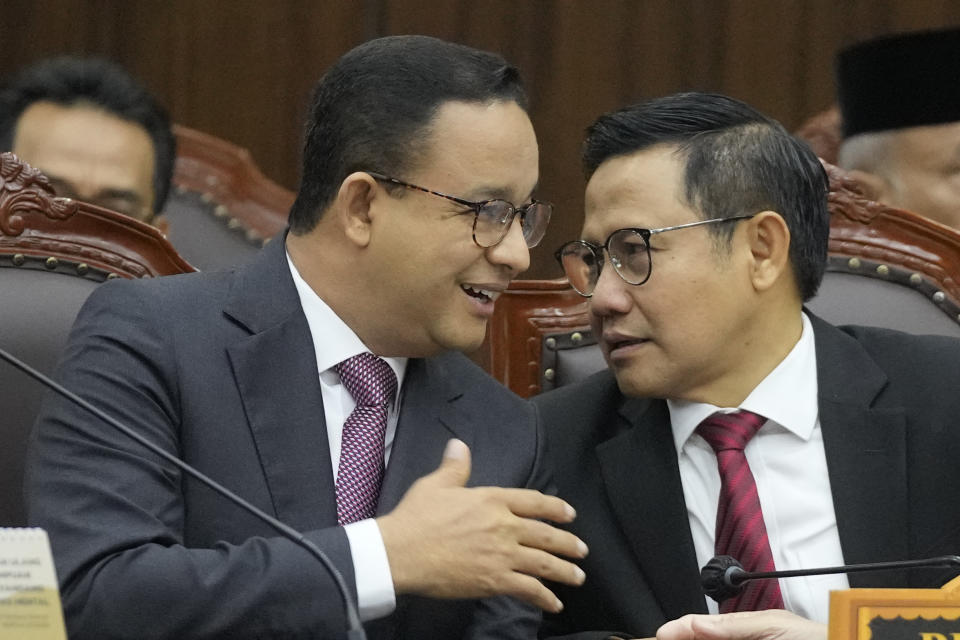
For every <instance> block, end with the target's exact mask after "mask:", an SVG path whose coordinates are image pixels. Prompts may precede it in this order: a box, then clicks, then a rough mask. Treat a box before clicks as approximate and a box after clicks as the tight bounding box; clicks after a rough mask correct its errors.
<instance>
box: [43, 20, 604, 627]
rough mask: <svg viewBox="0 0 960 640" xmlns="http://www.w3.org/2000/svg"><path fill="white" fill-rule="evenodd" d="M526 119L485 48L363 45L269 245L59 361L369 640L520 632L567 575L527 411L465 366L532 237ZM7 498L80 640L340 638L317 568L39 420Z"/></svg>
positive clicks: (126, 294) (555, 503)
mask: <svg viewBox="0 0 960 640" xmlns="http://www.w3.org/2000/svg"><path fill="white" fill-rule="evenodd" d="M526 104H527V103H526V96H525V92H524V89H523V86H522V83H521V81H520V78H519V75H518V72H517V70H516V68H514V67H512V66H510V65H509V64H507V63H506V62H505V61H504V60H503V59H502V58H500V57H499V56H497V55H494V54H491V53H486V52H483V51H478V50H475V49H471V48H469V47H464V46H461V45H456V44H451V43H448V42H444V41H441V40H437V39H434V38H427V37H419V36H401V37H393V38H382V39H378V40H373V41H371V42H368V43H366V44H363V45H361V46H359V47H357V48H356V49H354V50H352V51H351V52H349V53H347V54H346V55H345V56H343V57H342V58H341V59H340V60H339V61H337V62H336V63H335V64H334V65H333V67H332V68H331V69H330V70H328V71H327V73H326V74H325V75H324V76H323V78H322V79H321V81H320V83H319V84H318V86H317V88H316V91H315V94H314V99H313V104H312V107H311V112H310V116H309V121H308V126H307V132H306V142H305V145H304V153H303V172H302V175H303V178H302V182H301V185H300V189H299V192H298V195H297V199H296V202H295V204H294V205H293V207H292V209H291V212H290V228H289V232H288V233H285V234H283V235H282V236H280V237H277V238H275V239H274V240H273V241H272V242H271V243H269V244H268V245H267V246H266V247H265V248H264V250H263V251H261V252H260V253H259V254H258V256H257V257H256V258H255V259H254V260H253V261H252V262H250V263H248V264H246V265H245V266H243V267H242V268H238V269H235V270H232V271H224V272H216V273H205V274H189V275H187V276H183V277H179V276H177V277H170V278H157V279H154V280H151V281H138V282H132V281H123V282H120V281H113V282H110V283H107V284H105V285H103V286H101V287H100V288H98V289H97V290H96V291H95V292H94V293H93V294H92V295H91V296H90V298H89V300H88V301H87V303H86V305H85V307H84V308H83V310H82V311H81V312H80V315H79V317H78V319H77V322H76V324H75V326H74V329H73V333H72V335H71V339H70V343H69V345H68V347H67V349H66V353H65V356H64V361H63V364H62V366H61V370H60V373H59V377H60V379H61V381H62V382H63V383H64V384H65V385H66V386H67V387H68V388H70V389H73V390H74V391H76V392H77V393H79V394H80V395H81V396H82V397H84V398H86V399H87V400H89V401H90V402H92V403H93V404H95V405H98V406H100V407H102V408H103V409H104V410H106V411H108V412H109V413H111V414H113V415H115V416H117V417H118V418H119V419H120V420H122V421H123V422H125V423H126V424H128V425H130V426H131V427H133V428H134V429H136V430H137V431H138V432H139V433H140V434H142V435H144V436H145V437H148V438H149V439H150V440H152V441H153V442H155V443H157V444H158V445H160V446H162V447H164V448H165V449H166V450H167V451H169V452H170V453H171V454H173V455H176V456H179V457H180V458H181V459H183V460H185V461H187V462H189V463H191V464H192V465H194V466H196V467H199V468H200V469H201V470H202V471H204V472H206V473H207V474H209V475H210V476H212V477H214V478H215V479H217V480H218V481H220V482H222V483H223V484H224V485H226V486H227V487H228V488H231V489H233V490H234V491H236V492H237V493H239V494H240V495H241V496H242V497H244V498H246V499H247V500H249V501H251V502H252V503H254V504H255V505H256V506H258V507H260V508H261V509H263V510H265V511H266V512H268V513H270V514H272V515H274V516H276V517H277V518H279V519H281V520H283V521H285V522H286V523H288V524H289V525H291V526H293V527H294V528H296V529H298V530H300V531H303V532H304V535H305V537H306V538H307V539H309V540H310V541H312V542H313V543H314V544H315V545H316V546H317V547H319V548H320V549H322V550H323V551H324V552H325V553H326V555H327V556H329V557H330V559H331V560H332V562H333V564H334V565H335V566H336V567H337V568H338V569H339V571H340V572H341V573H342V574H343V576H344V579H345V581H346V584H347V589H348V592H349V596H350V597H351V598H352V597H356V598H357V601H358V603H359V609H360V616H361V618H362V619H363V620H364V621H365V622H366V623H367V625H366V626H367V630H368V633H369V635H370V637H371V638H411V639H412V638H471V639H473V638H476V639H480V638H484V639H490V640H494V639H499V640H502V639H511V638H516V639H518V640H520V639H524V638H530V637H533V636H535V635H536V629H537V626H538V624H539V620H540V616H539V609H544V610H548V611H558V610H559V609H560V608H562V604H561V603H560V601H559V600H558V599H557V598H556V596H555V595H554V594H553V593H552V592H551V591H550V590H549V589H548V588H547V587H545V586H544V585H543V584H542V583H541V582H540V581H539V580H538V578H547V579H550V580H552V581H556V582H559V583H564V584H570V585H575V584H579V583H581V582H582V581H583V577H584V576H583V572H582V571H581V570H580V569H578V568H577V567H576V566H575V565H574V564H572V563H571V562H568V561H567V560H564V559H561V558H560V557H559V556H566V557H571V558H580V557H582V556H583V555H585V553H586V547H585V546H584V545H583V543H582V542H581V541H580V540H578V539H577V538H576V537H575V536H573V535H572V534H570V533H568V532H564V531H561V530H559V529H557V528H554V527H552V526H550V525H549V524H547V522H546V521H554V522H569V521H570V520H571V519H572V518H573V516H574V513H573V511H572V510H571V509H570V507H569V505H568V504H566V503H565V502H563V501H562V500H560V499H559V498H556V497H552V496H548V495H544V494H542V493H541V492H540V490H545V489H548V488H550V482H549V478H548V475H547V473H546V469H547V468H546V466H545V463H544V449H543V437H542V433H541V432H540V430H539V428H538V425H537V421H536V415H535V412H534V410H533V408H532V407H531V406H530V405H529V404H528V403H526V402H525V401H523V400H521V399H520V398H518V397H516V396H515V395H513V394H511V393H510V392H509V391H507V390H506V389H504V388H503V387H502V386H501V385H500V384H498V383H497V382H495V381H494V380H492V379H491V378H489V377H488V376H487V375H486V374H485V373H483V372H482V371H481V370H480V369H479V368H478V367H476V366H475V365H474V364H473V363H471V362H470V361H469V360H468V359H467V358H466V357H464V356H463V355H462V354H461V353H458V352H461V351H472V350H474V349H476V348H477V347H479V345H480V344H481V342H482V341H483V338H484V334H485V330H486V325H487V322H488V320H489V318H490V317H491V315H492V313H493V305H494V302H495V301H496V299H497V297H498V296H499V295H500V294H501V293H502V292H503V290H504V289H505V288H506V287H507V284H508V283H509V282H510V280H511V279H512V278H513V277H515V276H516V275H517V274H518V273H520V272H521V271H523V270H524V269H526V268H527V266H528V265H529V248H530V247H532V246H535V245H536V244H537V243H538V242H539V241H540V239H541V238H542V237H543V234H544V232H545V230H546V225H547V223H548V222H549V218H550V214H551V211H552V207H551V206H550V205H549V204H547V203H543V202H539V201H537V200H536V199H535V198H534V194H535V190H536V186H537V182H538V178H539V169H538V155H539V151H538V146H537V141H536V138H535V136H534V133H533V127H532V125H531V123H530V119H529V117H528V115H527V112H526ZM468 481H469V483H470V484H471V485H474V488H465V484H466V483H467V482H468ZM26 495H27V504H28V510H29V520H30V522H31V523H32V524H33V525H35V526H40V527H43V528H45V529H46V530H47V531H48V532H49V534H50V539H51V544H52V547H53V553H54V558H55V560H56V564H57V571H58V574H59V578H60V581H61V590H62V595H63V603H64V611H65V615H66V620H67V625H68V628H69V631H70V637H71V638H73V639H75V640H83V639H84V638H106V637H110V638H116V637H126V638H134V637H135V638H231V639H234V640H243V639H244V638H251V639H252V638H336V637H344V632H345V628H346V623H345V617H344V612H343V604H342V600H341V597H340V594H339V591H338V589H337V587H336V585H335V582H334V580H333V578H332V576H331V575H330V574H329V573H328V572H327V571H326V570H325V569H324V568H323V567H322V566H321V565H320V564H319V563H318V562H317V561H316V560H315V559H314V558H312V557H310V556H309V555H308V554H306V553H305V552H304V551H303V550H302V549H300V548H299V547H298V546H296V545H294V544H292V543H291V542H290V541H288V540H286V539H284V538H280V537H277V536H276V533H275V531H273V530H272V529H271V528H270V527H269V526H267V525H266V524H265V523H263V522H260V521H259V520H257V519H255V518H253V517H251V516H250V515H248V514H247V513H246V512H243V511H241V510H239V509H238V508H237V507H235V506H234V505H233V504H232V503H230V502H228V501H226V500H224V499H223V498H222V497H220V496H218V495H215V494H213V493H212V492H210V491H209V490H207V489H206V488H205V487H203V486H199V485H198V484H196V483H195V482H193V481H191V480H190V479H188V478H186V477H184V476H183V475H182V474H181V472H180V471H179V470H178V469H177V468H176V467H174V466H171V465H170V464H168V463H167V462H165V461H163V460H161V459H159V458H157V457H155V456H154V455H152V454H150V453H149V452H147V451H145V450H143V448H141V447H140V446H138V445H137V444H136V443H133V442H128V441H127V439H126V438H124V437H123V436H122V435H120V434H117V433H114V432H113V430H112V429H111V428H110V427H108V426H107V425H104V424H103V423H102V422H100V421H98V420H96V419H93V418H91V417H89V416H87V415H85V414H83V413H81V412H79V411H78V410H77V409H76V408H75V407H73V406H71V405H69V404H67V403H65V402H62V401H60V400H57V399H51V400H50V402H49V403H48V404H47V405H46V407H45V409H44V410H43V411H42V412H41V416H40V418H39V420H38V423H37V427H36V431H35V434H34V440H33V442H32V443H31V454H30V457H29V459H28V470H27V480H26Z"/></svg>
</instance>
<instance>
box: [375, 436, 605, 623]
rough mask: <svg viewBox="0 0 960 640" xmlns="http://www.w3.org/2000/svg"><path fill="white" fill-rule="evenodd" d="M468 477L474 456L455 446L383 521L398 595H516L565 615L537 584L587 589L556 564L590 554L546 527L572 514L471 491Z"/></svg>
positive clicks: (511, 492) (539, 497)
mask: <svg viewBox="0 0 960 640" xmlns="http://www.w3.org/2000/svg"><path fill="white" fill-rule="evenodd" d="M469 477H470V450H469V449H468V448H467V445H465V444H464V443H463V442H461V441H460V440H451V441H450V442H448V443H447V448H446V450H445V451H444V453H443V461H442V462H441V463H440V467H439V468H437V470H436V471H434V472H433V473H431V474H430V475H428V476H424V477H423V478H420V479H419V480H418V481H417V482H415V483H414V484H413V486H411V487H410V489H409V490H408V491H407V493H406V495H404V497H403V500H401V501H400V504H399V505H397V508H396V509H394V510H393V511H392V512H390V513H389V514H387V515H385V516H382V517H380V518H377V524H378V525H379V527H380V534H381V536H382V537H383V544H384V546H385V547H386V550H387V558H388V559H389V561H390V571H391V573H392V574H393V584H394V588H395V589H396V591H397V593H416V594H419V595H424V596H430V597H434V598H483V597H487V596H493V595H511V596H515V597H517V598H520V599H521V600H525V601H526V602H529V603H531V604H533V605H536V606H537V607H540V608H541V609H544V610H546V611H552V612H557V611H560V609H562V608H563V605H562V604H561V603H560V601H559V600H558V599H557V597H556V596H555V595H554V594H553V593H552V592H551V591H550V590H549V589H547V588H546V587H545V586H544V585H543V584H542V583H541V582H540V581H539V580H538V579H537V578H546V579H549V580H553V581H555V582H562V583H565V584H570V585H580V584H582V583H583V580H584V574H583V571H582V570H581V569H580V568H579V567H578V566H576V565H575V564H573V563H571V562H567V561H565V560H561V559H560V558H558V557H556V556H557V555H563V556H567V557H570V558H583V557H584V556H586V555H587V546H586V545H585V544H584V543H583V542H582V541H581V540H580V539H579V538H577V537H576V536H574V535H573V534H571V533H568V532H566V531H562V530H560V529H557V528H555V527H552V526H550V525H548V524H546V523H545V522H540V521H539V519H543V520H551V521H553V522H570V521H572V520H573V518H574V517H575V515H576V514H575V512H574V510H573V507H571V506H570V505H568V504H567V503H566V502H564V501H563V500H561V499H559V498H555V497H553V496H546V495H543V494H542V493H540V492H538V491H533V490H530V489H503V488H496V487H478V488H471V489H467V488H465V485H466V482H467V479H468V478H469Z"/></svg>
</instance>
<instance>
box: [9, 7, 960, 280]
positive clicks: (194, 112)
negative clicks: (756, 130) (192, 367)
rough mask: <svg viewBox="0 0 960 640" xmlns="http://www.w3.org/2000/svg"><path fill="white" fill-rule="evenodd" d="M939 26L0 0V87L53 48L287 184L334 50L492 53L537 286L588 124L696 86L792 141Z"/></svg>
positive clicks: (569, 205)
mask: <svg viewBox="0 0 960 640" xmlns="http://www.w3.org/2000/svg"><path fill="white" fill-rule="evenodd" d="M947 25H960V3H958V2H956V0H802V1H797V0H769V1H767V0H589V1H588V0H325V1H323V2H318V1H316V0H273V1H271V2H264V1H263V0H231V1H230V2H227V1H223V0H5V1H4V3H3V11H2V16H0V42H2V43H3V50H4V55H3V56H2V58H0V74H5V73H7V72H10V71H13V70H15V69H16V68H18V67H20V66H21V65H24V64H26V63H28V62H31V61H33V60H36V59H39V58H42V57H45V56H49V55H53V54H58V53H68V52H69V53H79V54H100V55H104V56H106V57H109V58H112V59H114V60H116V61H118V62H120V63H121V64H123V65H125V66H126V67H128V68H129V69H130V70H131V71H133V72H134V73H135V74H137V75H138V76H140V77H141V78H142V79H143V80H144V82H145V83H146V84H147V86H148V87H149V88H150V89H151V90H152V91H154V92H155V93H156V94H157V95H158V96H159V97H160V99H161V100H162V101H163V102H164V103H165V104H166V105H167V106H168V108H169V109H170V111H171V114H172V115H173V117H174V119H175V120H177V121H178V122H182V123H183V124H186V125H188V126H191V127H194V128H197V129H201V130H203V131H208V132H210V133H213V134H215V135H218V136H221V137H224V138H227V139H229V140H231V141H232V142H235V143H237V144H239V145H242V146H244V147H247V148H249V149H250V150H251V152H252V153H253V155H254V158H255V159H256V160H257V162H258V164H259V165H260V166H261V167H262V168H263V170H264V172H265V173H266V174H267V175H268V176H270V177H272V178H274V179H275V180H278V181H279V182H281V183H282V184H284V185H286V186H288V187H290V188H295V187H296V185H297V182H298V176H299V159H298V155H299V148H300V135H301V131H302V124H303V120H304V115H305V109H306V104H307V100H308V96H309V93H310V89H311V87H312V86H313V84H314V83H315V82H316V80H317V79H318V78H319V77H320V75H321V74H322V72H323V70H324V69H325V68H326V67H327V66H328V65H329V64H330V63H332V62H333V61H334V60H335V59H336V58H337V56H339V55H340V54H341V53H343V52H344V51H346V50H348V49H349V48H350V47H352V46H354V45H356V44H358V43H360V42H362V41H363V40H365V39H367V38H369V37H373V36H376V35H389V34H401V33H424V34H429V35H435V36H439V37H443V38H447V39H451V40H455V41H459V42H463V43H465V44H469V45H472V46H477V47H482V48H487V49H492V50H496V51H499V52H500V53H502V54H503V55H504V56H505V57H507V58H508V59H509V60H511V61H512V62H514V63H515V64H517V65H518V66H519V67H520V68H521V69H522V71H523V72H524V76H525V78H526V80H527V84H528V87H529V92H530V96H531V101H532V109H531V115H532V117H533V120H534V125H535V127H536V128H537V131H538V135H539V137H540V144H541V190H540V195H541V196H542V197H544V198H546V199H550V200H552V201H553V202H554V203H555V204H556V205H557V215H556V220H555V222H554V224H553V225H552V226H551V230H550V232H549V234H548V236H547V238H546V239H545V241H544V244H543V248H542V249H537V250H536V251H535V252H534V255H533V261H532V262H533V265H532V267H531V270H530V271H529V272H528V274H527V275H528V276H529V277H550V276H554V275H556V274H557V272H556V271H555V270H554V267H553V265H552V257H551V254H552V250H553V248H555V247H556V246H557V245H558V244H560V242H562V241H563V240H565V239H568V238H570V237H574V236H576V235H577V233H578V231H579V226H580V223H581V217H582V213H581V208H582V202H583V197H582V191H583V184H584V183H583V178H582V175H581V171H580V165H579V159H578V151H579V147H580V141H581V137H582V134H583V130H584V128H585V127H586V126H587V125H589V124H590V122H592V120H593V119H594V118H595V117H596V116H597V115H598V114H599V113H601V112H604V111H607V110H610V109H613V108H616V107H618V106H620V105H622V104H626V103H628V102H633V101H636V100H639V99H643V98H649V97H653V96H657V95H663V94H666V93H671V92H675V91H681V90H690V89H698V90H709V91H719V92H722V93H727V94H730V95H732V96H734V97H737V98H740V99H743V100H746V101H747V102H750V103H751V104H753V105H755V106H756V107H758V108H760V109H761V110H763V111H765V112H767V113H769V114H770V115H772V116H774V117H776V118H778V119H780V120H781V121H782V122H784V124H785V125H787V126H788V127H791V128H793V127H796V126H797V125H799V124H800V123H801V122H802V121H803V120H804V119H805V118H806V117H807V116H809V115H810V114H812V113H814V112H816V111H819V110H821V109H823V108H824V107H826V106H827V105H829V104H830V103H831V102H832V101H833V71H832V60H833V55H834V53H835V51H836V50H837V49H838V48H839V47H841V46H844V45H847V44H850V43H852V42H856V41H858V40H861V39H864V38H868V37H871V36H874V35H880V34H885V33H892V32H897V31H905V30H914V29H923V28H931V27H940V26H947Z"/></svg>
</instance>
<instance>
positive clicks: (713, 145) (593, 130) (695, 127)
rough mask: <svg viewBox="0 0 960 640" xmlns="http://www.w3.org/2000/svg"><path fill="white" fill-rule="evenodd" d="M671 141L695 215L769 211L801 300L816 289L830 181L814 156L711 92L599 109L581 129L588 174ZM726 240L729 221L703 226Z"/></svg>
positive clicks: (763, 119) (823, 260)
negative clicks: (780, 224)
mask: <svg viewBox="0 0 960 640" xmlns="http://www.w3.org/2000/svg"><path fill="white" fill-rule="evenodd" d="M661 144H662V145H671V146H676V147H677V150H678V153H679V154H680V157H681V161H682V162H684V178H683V181H684V197H685V198H686V200H687V203H688V204H689V205H690V206H691V207H692V208H693V209H695V210H696V211H697V212H698V213H699V214H700V217H701V218H702V219H708V218H729V217H733V216H737V215H749V214H753V213H757V212H759V211H764V210H770V211H776V212H777V213H779V214H780V215H781V216H783V219H784V220H785V221H786V223H787V227H788V228H789V230H790V262H791V264H792V266H793V271H794V276H795V278H796V281H797V288H798V290H799V292H800V294H801V296H802V297H803V299H804V300H805V301H806V300H809V299H810V298H812V297H813V296H814V294H816V292H817V289H818V288H819V286H820V281H821V280H822V279H823V272H824V270H825V269H826V264H827V242H828V239H829V235H830V214H829V212H828V210H827V192H828V189H829V180H828V178H827V174H826V171H825V170H824V168H823V165H822V164H821V163H820V161H819V159H818V158H817V156H816V154H814V153H813V151H811V150H810V148H809V147H808V146H807V145H806V143H804V142H803V141H801V140H799V139H797V138H795V137H793V136H792V135H790V133H788V132H787V130H786V129H784V128H783V126H782V125H781V124H780V123H779V122H777V121H776V120H773V119H772V118H768V117H767V116H765V115H763V114H762V113H760V112H758V111H757V110H755V109H753V108H752V107H750V106H749V105H747V104H744V103H743V102H740V101H739V100H735V99H733V98H729V97H727V96H722V95H717V94H711V93H696V92H691V93H679V94H675V95H671V96H667V97H663V98H658V99H655V100H651V101H648V102H643V103H640V104H635V105H632V106H629V107H625V108H623V109H620V110H618V111H614V112H611V113H608V114H605V115H603V116H601V117H600V118H598V119H597V121H596V122H594V123H593V125H591V126H590V127H589V128H588V129H587V139H586V142H585V143H584V147H583V166H584V169H585V171H586V174H587V178H589V177H590V176H591V175H593V172H594V171H596V169H597V167H599V166H600V165H601V164H602V163H603V162H604V161H606V160H608V159H610V158H613V157H617V156H624V155H628V154H631V153H635V152H637V151H642V150H644V149H648V148H650V147H653V146H655V145H661ZM710 233H713V234H715V237H717V238H720V239H721V240H723V241H724V242H725V243H729V240H730V237H731V236H732V233H733V229H732V228H730V226H729V225H717V226H712V227H710Z"/></svg>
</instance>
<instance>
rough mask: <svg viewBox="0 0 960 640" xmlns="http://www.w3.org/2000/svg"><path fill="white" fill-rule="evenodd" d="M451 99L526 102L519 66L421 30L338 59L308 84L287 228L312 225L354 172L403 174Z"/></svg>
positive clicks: (374, 42) (301, 230)
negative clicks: (295, 190)
mask: <svg viewBox="0 0 960 640" xmlns="http://www.w3.org/2000/svg"><path fill="white" fill-rule="evenodd" d="M449 101H464V102H476V103H489V102H499V101H503V102H515V103H516V104H518V105H519V106H520V107H521V108H523V109H524V110H526V108H527V99H526V94H525V92H524V88H523V83H522V81H521V80H520V74H519V72H518V71H517V69H516V67H514V66H512V65H510V64H508V63H507V62H506V61H505V60H504V59H503V58H501V57H500V56H498V55H496V54H494V53H489V52H486V51H479V50H477V49H473V48H471V47H467V46H464V45H460V44H454V43H451V42H445V41H443V40H438V39H437V38H431V37H427V36H390V37H385V38H378V39H376V40H371V41H369V42H366V43H364V44H362V45H360V46H358V47H356V48H354V49H353V50H351V51H349V52H348V53H347V54H346V55H344V56H343V57H342V58H340V59H339V60H338V61H337V62H336V63H335V64H334V65H333V67H331V68H330V69H329V70H328V71H327V72H326V73H325V74H324V76H323V77H322V78H321V79H320V82H319V84H318V85H317V87H316V89H315V90H314V94H313V102H312V105H311V109H310V116H309V118H308V121H307V128H306V136H305V142H304V149H303V174H302V176H301V179H300V188H299V190H298V193H297V199H296V201H295V202H294V204H293V207H292V208H291V209H290V229H291V231H292V232H294V233H307V232H309V231H310V230H312V229H313V228H314V227H316V225H317V223H318V222H319V221H320V218H321V217H322V216H323V212H324V210H325V209H326V207H327V206H329V204H330V203H331V202H332V201H333V199H334V196H335V195H336V193H337V191H338V189H339V188H340V184H341V183H342V182H343V180H344V179H345V178H346V177H347V176H348V175H350V174H351V173H353V172H354V171H378V172H381V173H385V174H388V175H392V176H396V177H403V176H404V173H405V172H407V171H409V170H410V169H411V168H413V167H414V166H416V163H417V161H418V160H419V159H420V158H421V157H422V155H423V153H424V152H425V151H426V149H427V145H428V143H429V142H430V140H429V137H430V136H429V133H430V131H429V129H430V124H431V122H432V121H433V118H434V116H435V115H436V112H437V110H438V109H439V108H440V107H441V106H442V105H443V104H444V103H446V102H449Z"/></svg>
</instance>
